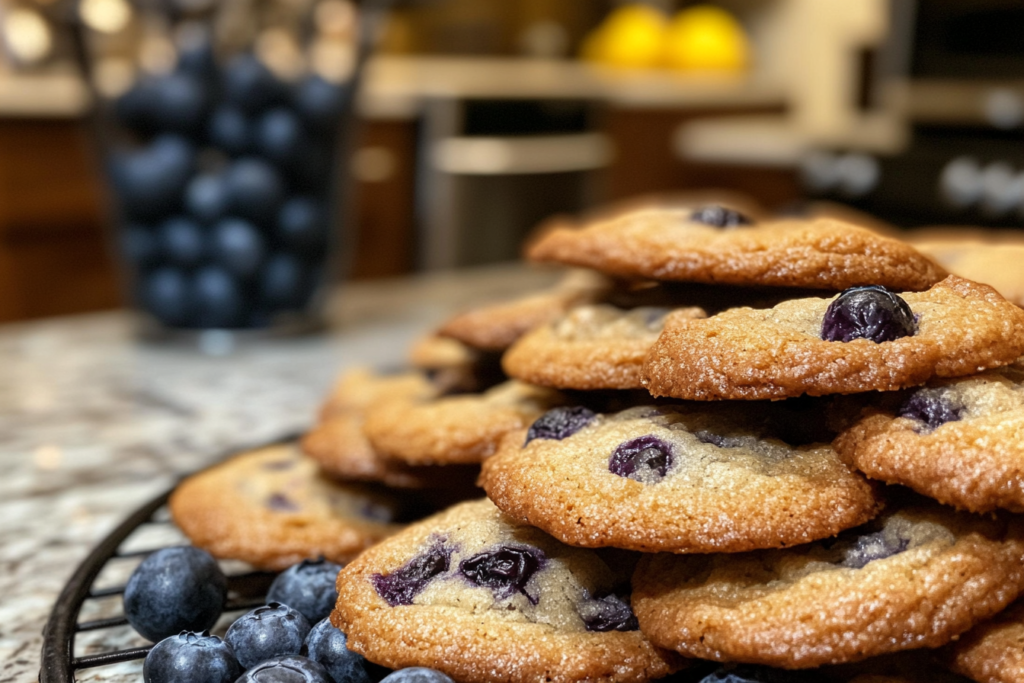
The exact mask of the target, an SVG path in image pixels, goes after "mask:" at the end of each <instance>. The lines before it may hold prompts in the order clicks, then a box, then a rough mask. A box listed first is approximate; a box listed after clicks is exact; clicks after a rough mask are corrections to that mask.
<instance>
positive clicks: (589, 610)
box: [578, 593, 640, 633]
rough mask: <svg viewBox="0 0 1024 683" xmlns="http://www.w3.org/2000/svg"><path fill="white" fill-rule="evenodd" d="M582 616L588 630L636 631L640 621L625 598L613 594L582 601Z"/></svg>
mask: <svg viewBox="0 0 1024 683" xmlns="http://www.w3.org/2000/svg"><path fill="white" fill-rule="evenodd" d="M578 611H579V614H580V617H582V618H583V623H584V624H585V625H586V627H587V630H588V631H598V632H601V633H604V632H605V631H636V630H638V629H639V628H640V623H639V622H638V621H637V619H636V616H634V614H633V609H632V608H631V607H630V606H629V603H627V602H626V601H625V600H623V599H622V598H620V597H619V596H617V595H615V594H614V593H613V594H609V595H606V596H605V597H603V598H589V599H587V600H584V601H583V602H582V603H580V606H579V608H578Z"/></svg>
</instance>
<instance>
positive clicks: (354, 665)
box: [303, 619, 370, 683]
mask: <svg viewBox="0 0 1024 683" xmlns="http://www.w3.org/2000/svg"><path fill="white" fill-rule="evenodd" d="M347 641H348V639H347V638H346V637H345V634H344V633H342V632H341V630H340V629H338V628H337V627H335V626H333V625H332V624H331V620H330V619H324V620H323V621H321V622H320V623H318V624H317V625H316V626H314V627H313V630H312V631H310V632H309V635H308V636H306V643H305V645H304V646H303V652H305V653H306V656H307V657H309V658H310V659H312V660H313V661H314V662H317V663H318V664H322V665H323V667H324V668H325V669H327V673H329V674H330V675H331V678H332V679H334V683H370V677H369V675H367V673H366V659H365V658H364V657H363V656H362V655H361V654H358V653H355V652H353V651H352V650H349V649H348V646H347Z"/></svg>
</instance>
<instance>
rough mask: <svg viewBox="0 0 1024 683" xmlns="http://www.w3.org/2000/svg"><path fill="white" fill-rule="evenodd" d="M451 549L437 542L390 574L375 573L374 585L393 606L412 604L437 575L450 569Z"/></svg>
mask: <svg viewBox="0 0 1024 683" xmlns="http://www.w3.org/2000/svg"><path fill="white" fill-rule="evenodd" d="M450 562H451V551H450V550H449V549H448V548H446V547H444V546H443V545H441V544H440V543H437V544H435V545H433V546H431V548H430V549H429V550H427V552H425V553H423V554H422V555H418V556H416V557H414V558H413V559H411V560H409V561H408V562H406V563H405V564H404V565H402V566H401V567H399V568H398V569H396V570H395V571H393V572H391V573H390V574H387V575H384V574H374V575H373V578H372V581H373V587H374V588H376V589H377V594H378V595H380V597H382V598H384V601H385V602H387V603H388V604H389V605H391V606H392V607H395V606H397V605H411V604H412V601H413V598H415V597H416V596H417V595H418V594H419V592H420V591H422V590H423V589H424V588H426V587H427V583H429V582H430V580H431V579H433V578H434V577H435V576H437V575H439V574H443V573H444V572H446V571H448V565H449V563H450Z"/></svg>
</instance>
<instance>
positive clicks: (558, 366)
mask: <svg viewBox="0 0 1024 683" xmlns="http://www.w3.org/2000/svg"><path fill="white" fill-rule="evenodd" d="M668 312H669V309H666V308H654V307H641V308H634V309H631V310H622V309H619V308H615V307H614V306H609V305H607V304H598V305H595V306H581V307H579V308H576V309H574V310H573V311H571V312H570V313H569V314H567V315H566V316H565V317H563V318H562V319H560V320H558V321H556V322H554V323H550V324H548V325H544V326H542V327H539V328H537V329H535V330H533V331H532V332H529V333H527V334H526V335H525V336H523V337H522V338H521V339H519V341H517V342H516V343H515V344H513V345H512V348H510V349H509V350H508V351H507V352H506V353H505V356H504V357H503V358H502V367H504V369H505V372H506V373H507V374H508V375H509V376H510V377H515V378H516V379H520V380H523V381H524V382H530V383H532V384H539V385H541V386H548V387H556V388H559V389H642V388H643V385H642V384H641V383H640V369H641V368H642V367H643V364H644V357H645V356H646V355H647V351H648V350H650V348H651V347H652V346H654V342H656V341H657V340H658V335H659V334H661V330H662V327H663V326H664V324H665V315H666V314H668ZM677 315H684V316H685V315H690V316H692V317H695V318H696V317H704V311H703V310H701V309H699V308H688V309H682V310H680V311H677Z"/></svg>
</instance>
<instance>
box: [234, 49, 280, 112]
mask: <svg viewBox="0 0 1024 683" xmlns="http://www.w3.org/2000/svg"><path fill="white" fill-rule="evenodd" d="M282 94H283V91H282V86H281V82H280V81H278V80H277V78H276V77H275V76H274V74H273V73H272V72H271V71H270V69H268V68H267V67H266V66H265V65H264V64H263V62H261V61H260V60H259V59H257V58H256V57H255V56H254V55H251V54H243V55H239V56H238V57H235V58H234V59H232V60H231V62H230V63H229V64H228V65H227V68H225V70H224V95H225V97H227V99H228V101H229V102H231V103H232V104H234V105H236V106H238V107H241V108H242V109H243V110H245V111H246V112H249V113H252V112H257V111H260V110H262V109H265V108H266V107H268V106H270V105H271V104H273V103H274V102H275V101H278V100H279V99H280V98H281V95H282Z"/></svg>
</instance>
